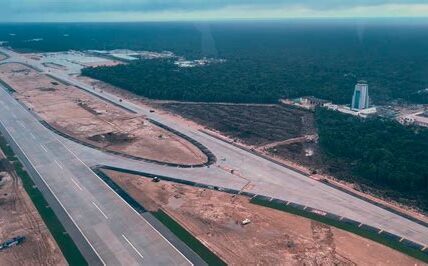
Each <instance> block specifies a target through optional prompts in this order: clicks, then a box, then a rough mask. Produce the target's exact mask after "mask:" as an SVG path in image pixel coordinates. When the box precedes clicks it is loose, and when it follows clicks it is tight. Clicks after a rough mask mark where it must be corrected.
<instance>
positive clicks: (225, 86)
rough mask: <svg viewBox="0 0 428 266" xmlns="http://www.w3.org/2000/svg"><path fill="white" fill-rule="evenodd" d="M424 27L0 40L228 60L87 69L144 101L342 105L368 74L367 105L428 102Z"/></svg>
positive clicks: (69, 28) (150, 26)
mask: <svg viewBox="0 0 428 266" xmlns="http://www.w3.org/2000/svg"><path fill="white" fill-rule="evenodd" d="M427 30H428V23H427V21H426V20H421V21H415V22H412V23H408V22H403V21H402V20H393V21H382V20H367V21H363V20H356V21H353V20H344V21H337V20H322V21H313V20H295V21H275V22H268V21H257V22H251V21H241V22H212V23H190V22H186V23H184V22H183V23H172V22H171V23H98V24H97V23H87V24H84V23H83V24H82V23H81V24H73V23H68V24H7V25H6V24H5V25H1V24H0V41H8V44H7V45H10V46H12V47H13V48H15V49H19V50H22V51H61V50H69V49H75V50H85V49H117V48H130V49H135V50H151V51H162V50H169V51H173V52H174V53H175V54H177V55H179V56H184V57H186V58H188V59H196V58H202V57H205V56H206V57H214V58H223V59H226V60H227V62H226V63H224V64H215V65H210V66H206V67H199V68H192V69H179V68H178V67H177V66H174V65H173V64H172V63H171V62H168V61H161V62H157V61H153V60H152V61H141V62H136V63H132V64H130V65H129V66H128V67H123V66H118V67H113V68H111V69H108V68H99V69H91V70H88V71H85V74H87V75H91V76H93V77H98V78H100V79H103V80H105V81H108V82H111V83H113V84H115V85H119V86H122V87H124V88H126V89H129V90H132V91H134V92H136V93H138V94H140V95H145V96H148V97H152V98H160V99H177V100H195V101H196V100H197V101H232V102H272V101H276V100H277V99H278V98H280V97H297V96H302V95H314V96H317V97H319V98H325V99H329V100H333V101H334V102H336V103H349V102H350V100H351V96H352V91H353V86H354V85H355V83H356V81H357V80H359V79H366V80H367V81H368V82H369V86H370V94H371V96H372V99H373V102H374V103H377V104H381V103H388V102H389V101H390V100H393V99H397V100H399V99H403V100H405V101H410V102H417V103H428V90H425V88H428V75H427V73H428V49H426V48H427V47H428V36H427V34H426V32H427ZM33 38H41V39H43V40H39V41H31V39H33ZM150 68H153V69H156V71H157V72H155V71H154V70H153V69H150Z"/></svg>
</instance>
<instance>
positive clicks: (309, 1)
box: [0, 0, 426, 13]
mask: <svg viewBox="0 0 428 266" xmlns="http://www.w3.org/2000/svg"><path fill="white" fill-rule="evenodd" d="M425 3H426V0H127V1H122V0H2V4H1V5H2V8H1V11H0V13H9V12H18V13H23V12H53V13H69V12H76V13H79V12H154V11H156V12H159V11H174V10H176V11H197V10H201V11H204V10H215V9H223V8H228V7H239V6H247V7H248V6H252V7H255V8H257V7H258V8H275V7H284V6H299V7H304V8H307V9H312V10H331V9H346V8H354V7H359V6H376V5H391V4H401V5H411V4H425Z"/></svg>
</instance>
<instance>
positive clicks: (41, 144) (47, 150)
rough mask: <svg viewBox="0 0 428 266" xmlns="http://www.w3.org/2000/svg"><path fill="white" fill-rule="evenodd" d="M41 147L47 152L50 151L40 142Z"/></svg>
mask: <svg viewBox="0 0 428 266" xmlns="http://www.w3.org/2000/svg"><path fill="white" fill-rule="evenodd" d="M40 147H42V149H43V150H44V151H45V152H48V150H46V148H45V146H43V144H40Z"/></svg>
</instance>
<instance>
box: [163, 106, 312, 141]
mask: <svg viewBox="0 0 428 266" xmlns="http://www.w3.org/2000/svg"><path fill="white" fill-rule="evenodd" d="M160 107H161V108H164V109H166V110H169V111H171V112H174V113H177V114H179V115H182V116H183V117H185V118H189V119H191V120H193V121H195V122H197V123H200V124H202V125H204V126H207V127H209V128H212V129H214V130H217V131H220V132H222V133H223V134H225V135H227V136H228V137H230V138H232V139H235V138H237V139H239V140H241V141H243V142H244V143H246V144H248V145H253V146H260V145H264V144H268V143H271V142H275V141H283V140H287V139H290V138H296V137H300V136H302V135H305V134H313V133H314V129H313V128H312V127H310V125H311V124H312V123H313V115H312V113H310V112H307V111H303V110H299V109H294V108H288V107H285V106H281V105H251V104H204V103H194V104H192V103H163V104H160Z"/></svg>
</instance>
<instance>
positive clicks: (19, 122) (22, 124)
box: [18, 121, 26, 128]
mask: <svg viewBox="0 0 428 266" xmlns="http://www.w3.org/2000/svg"><path fill="white" fill-rule="evenodd" d="M18 124H19V125H20V126H21V127H23V128H26V126H25V125H24V123H22V122H21V121H18Z"/></svg>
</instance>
